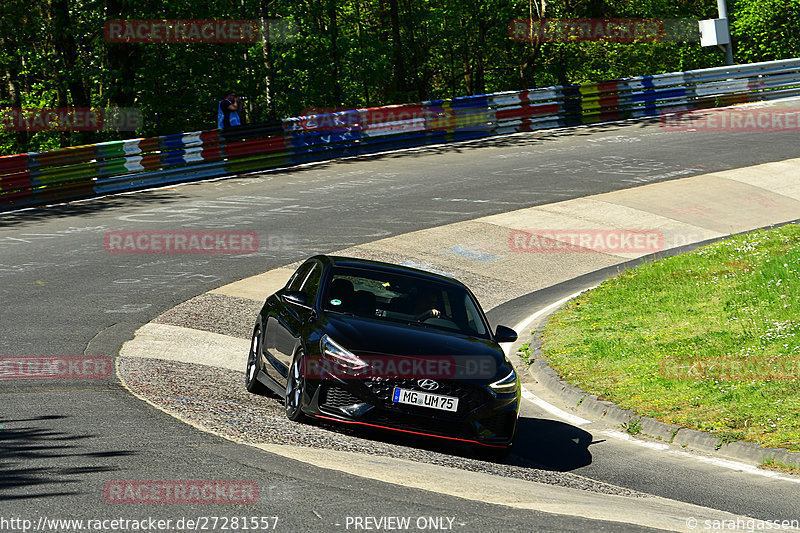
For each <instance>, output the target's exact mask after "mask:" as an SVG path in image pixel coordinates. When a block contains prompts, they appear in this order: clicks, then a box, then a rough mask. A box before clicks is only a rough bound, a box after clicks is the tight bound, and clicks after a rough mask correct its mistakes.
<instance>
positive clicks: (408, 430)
mask: <svg viewBox="0 0 800 533" xmlns="http://www.w3.org/2000/svg"><path fill="white" fill-rule="evenodd" d="M313 416H314V417H316V418H322V419H323V420H331V421H333V422H339V423H342V424H357V425H359V426H367V427H371V428H379V429H388V430H390V431H399V432H401V433H410V434H412V435H422V436H423V437H433V438H435V439H447V440H456V441H459V442H468V443H470V444H478V445H480V446H486V447H487V448H501V449H505V448H508V446H501V445H499V444H486V443H484V442H480V441H477V440H469V439H459V438H458V437H445V436H442V435H432V434H431V433H422V432H420V431H411V430H410V429H399V428H393V427H389V426H379V425H377V424H369V423H367V422H357V421H355V420H342V419H339V418H333V417H330V416H324V415H313Z"/></svg>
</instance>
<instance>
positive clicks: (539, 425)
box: [308, 417, 602, 472]
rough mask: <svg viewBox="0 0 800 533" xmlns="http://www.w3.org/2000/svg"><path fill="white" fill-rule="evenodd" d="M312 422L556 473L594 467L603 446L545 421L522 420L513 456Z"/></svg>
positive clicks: (569, 427) (379, 439)
mask: <svg viewBox="0 0 800 533" xmlns="http://www.w3.org/2000/svg"><path fill="white" fill-rule="evenodd" d="M308 422H309V423H311V424H314V425H316V426H318V427H321V428H324V429H326V430H328V431H332V432H335V433H339V434H342V435H348V436H351V437H356V438H362V439H369V440H372V441H375V442H382V443H385V444H392V445H399V446H406V447H411V448H416V449H420V450H426V451H430V452H436V453H442V454H446V455H451V456H458V457H464V458H466V459H476V460H481V461H489V462H493V463H501V464H505V465H509V466H516V467H522V468H535V469H538V470H549V471H556V472H569V471H571V470H576V469H578V468H582V467H584V466H587V465H590V464H591V463H592V454H591V452H590V451H589V446H590V445H592V444H597V443H598V442H602V441H594V440H593V436H592V434H591V433H589V432H587V431H584V430H582V429H580V428H578V427H575V426H572V425H569V424H566V423H564V422H558V421H556V420H548V419H542V418H527V417H520V419H519V422H518V425H517V436H516V439H515V443H514V447H513V449H512V451H511V453H509V454H504V453H501V452H497V451H495V450H492V449H489V448H483V447H477V446H474V445H467V444H464V443H460V442H456V441H453V440H444V439H438V438H435V437H424V436H420V435H413V434H407V433H402V432H394V431H391V430H384V429H374V428H367V427H363V426H349V425H343V424H337V423H335V422H327V421H322V420H319V419H315V420H309V421H308Z"/></svg>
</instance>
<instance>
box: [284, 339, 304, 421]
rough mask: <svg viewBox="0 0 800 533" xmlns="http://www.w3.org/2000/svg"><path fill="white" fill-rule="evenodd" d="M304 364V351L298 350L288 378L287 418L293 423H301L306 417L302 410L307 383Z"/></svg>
mask: <svg viewBox="0 0 800 533" xmlns="http://www.w3.org/2000/svg"><path fill="white" fill-rule="evenodd" d="M302 364H303V351H302V350H297V353H296V354H294V359H292V365H291V366H290V367H289V375H288V376H287V377H286V418H288V419H289V420H291V421H292V422H301V421H302V420H303V419H304V418H305V415H304V414H303V410H302V409H300V404H301V402H302V399H303V395H304V394H305V388H306V381H305V378H303V373H302V372H301V368H302Z"/></svg>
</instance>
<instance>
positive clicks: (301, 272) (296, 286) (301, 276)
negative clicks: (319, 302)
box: [286, 263, 314, 291]
mask: <svg viewBox="0 0 800 533" xmlns="http://www.w3.org/2000/svg"><path fill="white" fill-rule="evenodd" d="M313 267H314V263H307V264H305V265H303V266H301V267H300V268H298V269H297V272H295V273H294V276H292V279H291V280H289V285H288V286H287V287H286V289H287V290H290V291H299V290H300V287H302V286H303V282H304V281H305V280H306V278H307V277H308V272H309V271H310V270H311V269H312V268H313Z"/></svg>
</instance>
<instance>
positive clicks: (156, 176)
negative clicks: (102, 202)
mask: <svg viewBox="0 0 800 533" xmlns="http://www.w3.org/2000/svg"><path fill="white" fill-rule="evenodd" d="M796 95H800V59H789V60H784V61H773V62H767V63H753V64H748V65H736V66H729V67H719V68H712V69H704V70H694V71H688V72H678V73H671V74H660V75H656V76H642V77H637V78H628V79H623V80H616V81H610V82H604V83H592V84H583V85H570V86H558V87H547V88H542V89H531V90H525V91H515V92H505V93H495V94H488V95H481V96H468V97H463V98H454V99H452V100H435V101H429V102H422V103H417V104H404V105H397V106H385V107H377V108H370V109H356V110H348V111H340V112H335V113H325V114H319V115H312V116H304V117H294V118H287V119H283V120H280V121H274V122H270V123H263V124H251V125H246V126H241V127H237V128H231V129H229V130H209V131H196V132H191V133H181V134H176V135H165V136H162V137H154V138H148V139H132V140H125V141H112V142H106V143H99V144H93V145H87V146H78V147H74V148H67V149H63V150H55V151H52V152H29V153H26V154H18V155H11V156H4V157H0V211H8V210H13V209H19V208H23V207H31V206H37V205H44V204H49V203H56V202H64V201H69V200H76V199H81V198H89V197H93V196H98V195H104V194H111V193H117V192H122V191H130V190H135V189H142V188H147V187H154V186H160V185H167V184H172V183H179V182H186V181H191V180H196V179H202V178H212V177H218V176H225V175H232V174H237V173H241V172H248V171H256V170H264V169H269V168H276V167H287V166H293V165H298V164H302V163H308V162H313V161H320V160H326V159H331V158H335V157H342V156H351V155H360V154H369V153H375V152H380V151H384V150H390V149H397V148H407V147H414V146H423V145H426V144H439V143H447V142H452V141H460V140H468V139H477V138H481V137H488V136H492V135H502V134H507V133H516V132H522V131H533V130H537V129H545V128H555V127H563V126H575V125H579V124H586V123H592V122H601V121H613V120H621V119H628V118H638V117H647V116H655V115H659V114H664V113H671V112H678V111H686V110H693V109H701V108H709V107H719V106H726V105H731V104H735V103H742V102H753V101H760V100H769V99H774V98H784V97H787V96H796Z"/></svg>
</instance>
